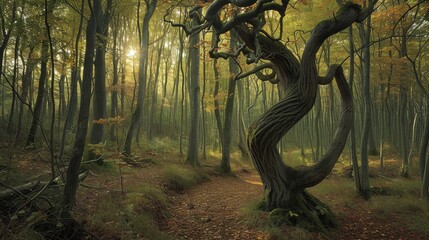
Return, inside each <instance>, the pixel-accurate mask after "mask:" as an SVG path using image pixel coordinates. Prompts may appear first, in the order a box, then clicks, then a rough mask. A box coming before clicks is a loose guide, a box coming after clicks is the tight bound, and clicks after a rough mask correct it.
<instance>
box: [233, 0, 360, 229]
mask: <svg viewBox="0 0 429 240" xmlns="http://www.w3.org/2000/svg"><path fill="white" fill-rule="evenodd" d="M360 15H361V8H360V7H359V6H358V5H354V4H346V5H344V6H343V7H342V8H341V9H340V11H338V13H337V14H336V16H335V18H334V19H330V20H325V21H322V22H321V23H319V24H318V25H317V26H316V27H315V28H314V30H313V32H312V35H311V38H310V39H309V41H308V42H307V44H306V48H305V50H304V53H303V56H302V62H301V64H300V63H299V62H298V61H297V60H296V58H295V57H294V56H293V55H292V54H291V53H290V51H289V50H287V49H286V48H285V47H284V46H280V45H277V44H273V43H272V41H270V40H268V39H265V37H259V39H258V40H259V42H260V45H261V49H262V52H263V55H262V57H263V58H264V57H266V58H268V57H270V59H269V60H270V61H271V62H272V63H273V65H274V69H275V71H276V74H277V76H278V78H279V81H280V83H283V85H284V86H286V96H285V98H283V99H282V100H281V101H280V102H279V103H277V104H276V105H274V106H273V107H272V108H271V109H269V110H268V111H267V112H266V113H265V114H264V115H263V116H262V117H260V118H259V120H258V121H257V122H256V123H254V124H253V125H252V126H251V127H250V129H249V134H248V146H249V149H250V153H251V156H252V160H253V163H254V165H255V167H256V169H257V170H258V173H259V174H260V176H261V180H262V182H263V184H264V188H265V204H264V205H263V206H261V207H262V208H264V209H265V210H269V211H272V210H275V209H277V208H281V209H285V210H286V211H292V212H294V213H297V214H298V216H300V217H301V216H302V218H299V219H298V220H300V219H302V220H305V221H309V222H311V223H313V224H314V225H316V226H317V227H318V228H319V229H320V230H323V229H324V228H325V227H332V226H335V220H334V217H333V214H332V213H331V211H330V210H329V207H327V206H326V205H324V204H323V203H322V202H320V201H319V200H317V199H316V198H314V197H313V196H311V195H310V194H309V193H307V192H306V191H305V188H307V187H312V186H315V185H316V184H318V183H320V182H321V181H322V180H323V179H324V178H325V177H326V176H327V175H328V174H329V173H330V172H331V170H332V168H333V167H334V165H335V163H336V161H337V159H338V157H339V156H340V154H341V152H342V150H343V148H344V145H345V143H346V139H347V135H348V132H349V130H350V128H351V123H352V119H353V114H352V113H353V107H352V98H351V93H350V90H349V87H348V85H347V82H346V79H345V77H344V74H343V71H342V68H341V67H340V66H331V67H330V69H329V71H328V74H327V76H326V77H319V75H318V72H317V70H316V64H315V62H316V61H315V57H316V54H317V51H318V50H319V48H320V46H321V45H322V43H323V42H324V40H326V39H327V38H328V37H329V36H331V35H333V34H335V33H337V32H339V31H341V30H343V29H345V28H347V27H348V26H350V25H351V24H352V23H353V22H355V21H358V19H359V17H360ZM236 29H237V31H238V32H239V34H240V37H241V38H242V39H243V41H245V42H246V44H247V45H249V46H252V45H251V42H250V41H249V40H250V39H251V38H250V36H249V33H248V32H247V31H246V30H245V28H244V27H237V28H236ZM334 77H335V79H336V81H337V86H338V89H339V91H340V93H341V99H342V103H343V106H342V117H341V120H340V124H339V126H338V127H337V130H336V132H335V135H334V139H333V141H332V143H331V145H330V147H329V149H328V150H327V152H326V154H325V155H324V156H323V157H322V159H320V160H319V161H318V162H317V164H315V165H314V166H311V167H300V168H292V167H289V166H288V165H286V164H285V163H284V162H283V160H282V158H281V156H280V154H279V152H278V149H277V144H278V143H279V141H280V140H281V138H282V137H283V136H284V135H285V134H286V133H287V132H288V131H289V130H290V129H291V128H292V127H293V126H294V125H295V124H296V123H297V122H299V121H300V120H301V119H302V118H303V117H304V116H305V115H306V114H307V113H308V112H309V111H310V110H311V108H312V107H313V105H314V103H315V99H316V93H317V89H318V85H319V84H328V83H330V82H331V81H332V79H333V78H334ZM276 212H277V211H276ZM272 214H274V215H275V212H274V211H273V212H272ZM286 216H287V215H286ZM286 218H287V217H286ZM290 218H291V217H290V216H289V219H290Z"/></svg>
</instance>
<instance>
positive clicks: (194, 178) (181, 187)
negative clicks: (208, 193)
mask: <svg viewBox="0 0 429 240" xmlns="http://www.w3.org/2000/svg"><path fill="white" fill-rule="evenodd" d="M162 176H163V179H164V181H165V183H166V186H167V188H168V189H170V190H173V191H176V192H183V191H185V190H187V189H189V188H191V187H193V186H195V185H197V184H198V183H200V182H202V181H204V180H207V179H208V176H207V174H206V173H204V172H203V171H202V170H201V169H195V168H186V167H182V166H179V165H169V166H166V167H165V168H164V169H163V171H162Z"/></svg>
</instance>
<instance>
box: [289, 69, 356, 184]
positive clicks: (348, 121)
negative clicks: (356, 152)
mask: <svg viewBox="0 0 429 240" xmlns="http://www.w3.org/2000/svg"><path fill="white" fill-rule="evenodd" d="M330 69H335V70H331V71H330V72H334V76H335V80H336V82H337V86H338V89H339V91H340V94H341V100H342V105H343V106H342V116H341V120H340V123H339V125H338V127H337V130H336V131H335V135H334V139H333V140H332V142H331V145H330V146H329V149H328V151H327V152H326V153H325V155H324V156H323V157H322V158H321V159H320V161H319V162H318V163H317V164H315V165H313V166H312V167H308V168H302V169H301V170H300V171H298V174H297V177H296V187H298V188H308V187H312V186H315V185H316V184H318V183H320V182H321V181H322V180H323V179H325V177H326V176H328V175H329V173H331V171H332V168H333V167H334V165H335V163H336V162H337V159H338V157H339V156H340V155H341V152H342V150H343V148H344V145H345V144H346V142H347V136H348V133H349V131H350V129H351V126H352V123H353V99H352V95H351V92H350V88H349V86H348V84H347V80H346V77H345V76H344V71H343V68H342V67H341V66H334V67H332V68H330ZM331 80H332V79H331Z"/></svg>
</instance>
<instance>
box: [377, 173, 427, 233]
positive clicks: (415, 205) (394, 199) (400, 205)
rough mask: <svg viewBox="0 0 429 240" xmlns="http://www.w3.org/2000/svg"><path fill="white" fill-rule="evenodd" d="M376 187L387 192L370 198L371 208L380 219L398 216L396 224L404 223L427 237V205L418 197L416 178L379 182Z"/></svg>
mask: <svg viewBox="0 0 429 240" xmlns="http://www.w3.org/2000/svg"><path fill="white" fill-rule="evenodd" d="M379 186H381V187H378V189H383V190H384V192H386V193H388V194H379V195H375V196H373V197H372V199H371V208H373V209H374V211H375V212H376V213H377V216H378V217H379V218H381V219H390V218H391V217H392V215H395V216H399V217H398V218H396V219H398V221H399V222H398V223H397V224H398V225H406V226H407V227H409V228H410V229H412V230H413V231H418V232H420V233H422V234H425V235H426V236H427V237H429V217H428V216H429V206H428V204H427V202H426V201H424V200H423V199H421V198H419V188H420V183H419V182H418V180H409V179H394V180H392V181H390V182H382V183H381V182H379Z"/></svg>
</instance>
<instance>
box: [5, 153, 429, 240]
mask: <svg viewBox="0 0 429 240" xmlns="http://www.w3.org/2000/svg"><path fill="white" fill-rule="evenodd" d="M0 151H1V152H2V153H3V154H2V155H1V156H3V157H2V158H1V159H0V165H2V166H8V167H9V170H7V171H6V170H2V171H1V172H0V174H1V175H0V177H1V179H0V180H1V181H2V182H3V181H4V182H3V183H6V184H8V185H10V186H15V185H18V183H23V182H24V181H26V180H34V179H40V178H43V176H45V177H46V175H49V162H47V161H45V160H43V159H48V157H49V155H48V154H47V153H45V152H44V151H41V150H39V151H33V152H25V151H15V150H12V149H10V148H7V146H6V145H2V146H0ZM148 156H149V157H148ZM144 159H146V161H145V162H144V164H142V165H141V166H139V167H135V166H130V165H127V164H122V163H120V162H111V163H109V164H108V167H95V168H93V169H92V171H91V174H90V175H89V176H88V178H87V179H85V181H84V182H83V183H82V184H81V187H80V188H79V190H78V196H77V200H76V207H75V211H74V212H73V214H74V216H75V217H76V219H78V220H79V221H80V222H82V224H83V225H84V227H85V229H86V230H87V231H88V232H91V234H92V235H93V236H94V238H95V239H97V238H98V239H150V240H152V238H151V237H143V236H145V233H144V231H150V230H142V232H141V233H140V234H136V233H135V232H133V231H134V230H133V229H135V228H132V226H130V225H132V223H131V221H132V220H130V217H129V216H128V217H126V218H124V217H123V215H126V213H124V212H126V211H127V210H126V209H128V208H129V206H132V204H131V205H130V204H128V205H127V202H123V200H122V199H124V196H125V195H127V196H128V195H129V194H132V192H133V191H136V190H135V189H138V188H139V187H141V186H142V185H146V186H152V187H154V188H157V189H161V190H162V192H164V193H166V197H167V199H168V203H169V204H168V208H167V210H166V211H167V212H168V214H166V215H168V217H165V218H162V219H161V221H157V225H158V227H159V229H160V234H161V233H162V237H161V235H160V236H159V237H156V239H226V240H229V239H231V240H232V239H237V240H238V239H273V240H274V239H292V240H293V239H347V240H353V239H361V240H365V239H402V240H406V239H413V240H420V239H422V240H423V239H429V233H428V230H427V228H428V227H429V215H428V214H427V213H428V212H429V211H428V209H427V207H426V206H422V203H421V200H420V199H419V197H418V188H419V184H418V179H417V177H410V178H409V179H404V178H400V177H398V173H399V167H400V163H399V161H398V160H394V159H388V160H386V162H385V167H384V169H380V167H379V166H378V162H377V160H376V159H375V158H374V159H372V160H371V185H372V186H373V187H372V190H373V191H372V192H373V196H372V198H371V200H369V201H365V200H363V199H362V198H360V197H359V196H357V195H356V193H355V192H354V190H353V186H354V183H353V179H352V178H350V177H348V176H345V175H347V174H345V175H344V173H343V169H344V164H340V163H339V164H337V166H336V168H335V171H334V172H333V173H332V174H331V175H330V176H329V177H328V178H327V179H326V180H325V181H323V182H322V183H321V184H319V185H318V186H316V187H314V188H312V189H309V191H310V192H311V193H313V194H314V195H315V196H317V197H318V198H319V199H321V200H322V201H324V202H326V203H327V204H328V205H329V206H330V207H331V208H332V210H333V212H334V213H335V214H336V215H337V218H338V222H339V227H338V228H337V229H331V230H330V232H329V233H328V234H321V233H313V232H308V231H306V230H303V229H299V228H294V227H278V228H272V226H268V225H264V224H263V220H264V219H266V218H267V214H266V213H258V214H259V215H258V216H257V217H256V218H255V216H254V215H253V216H252V215H251V214H249V211H250V212H251V210H249V209H251V206H252V205H253V206H254V205H255V203H257V202H258V200H260V199H261V196H262V194H263V188H262V183H261V182H260V179H259V176H258V175H257V173H256V171H255V170H254V169H253V167H252V165H251V163H250V162H239V163H236V164H233V168H234V170H235V171H234V175H233V176H224V175H220V174H218V173H217V172H216V168H214V167H207V166H206V167H204V169H205V172H206V174H207V176H208V177H207V179H206V180H204V181H202V182H201V183H199V184H197V185H195V186H193V187H191V188H189V189H187V190H184V191H181V192H179V193H178V192H175V191H171V190H169V189H167V188H166V187H165V186H166V183H165V180H164V179H163V176H162V175H163V171H164V169H165V166H167V165H170V164H172V163H174V164H178V165H180V166H182V165H181V163H183V160H182V159H183V157H182V156H180V155H178V154H176V155H175V154H171V153H170V154H153V153H150V152H149V153H146V158H144ZM148 159H149V160H148ZM213 163H214V162H212V163H211V164H209V165H212V166H213ZM6 174H7V176H6ZM41 176H42V177H41ZM0 190H1V188H0ZM57 194H61V193H60V192H57ZM116 202H121V204H122V205H121V206H119V205H117V203H116ZM423 205H424V204H423ZM122 207H123V208H122ZM422 214H424V215H422ZM100 216H101V217H100ZM249 216H250V217H249ZM94 219H95V220H94ZM261 222H262V224H261ZM144 223H145V222H144ZM1 224H2V223H1V221H0V233H1V231H2V230H3V231H5V230H4V229H6V230H7V231H8V232H9V233H10V232H13V229H14V228H16V229H21V230H22V229H23V228H18V227H16V226H11V225H10V223H9V225H8V226H2V225H1ZM28 225H29V224H28V222H27V226H28ZM425 228H426V230H425ZM155 234H158V233H155ZM0 236H1V234H0ZM5 236H6V235H5ZM0 239H2V238H1V237H0ZM3 239H8V238H3ZM16 239H20V238H16ZM21 239H22V238H21ZM24 239H25V238H24ZM36 239H39V238H36ZM153 239H155V238H153Z"/></svg>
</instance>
